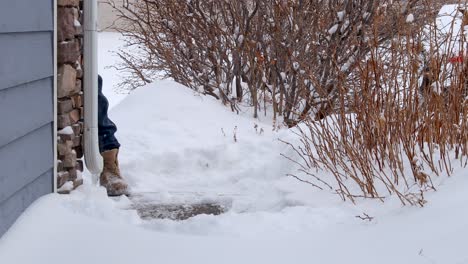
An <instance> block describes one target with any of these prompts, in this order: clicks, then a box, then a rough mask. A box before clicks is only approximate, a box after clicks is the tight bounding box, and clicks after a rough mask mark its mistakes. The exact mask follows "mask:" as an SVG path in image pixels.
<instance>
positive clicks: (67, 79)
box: [57, 64, 76, 98]
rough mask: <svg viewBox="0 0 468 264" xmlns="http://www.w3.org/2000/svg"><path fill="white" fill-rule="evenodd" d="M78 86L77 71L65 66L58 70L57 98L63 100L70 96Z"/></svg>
mask: <svg viewBox="0 0 468 264" xmlns="http://www.w3.org/2000/svg"><path fill="white" fill-rule="evenodd" d="M75 85H76V70H75V69H74V68H73V67H72V66H70V65H68V64H65V65H63V66H61V67H60V68H59V69H58V72H57V96H58V98H63V97H66V96H69V95H71V94H72V93H73V91H74V90H75Z"/></svg>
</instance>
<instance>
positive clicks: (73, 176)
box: [68, 168, 78, 181]
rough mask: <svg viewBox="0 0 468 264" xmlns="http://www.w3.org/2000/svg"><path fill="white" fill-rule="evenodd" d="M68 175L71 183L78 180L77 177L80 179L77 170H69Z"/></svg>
mask: <svg viewBox="0 0 468 264" xmlns="http://www.w3.org/2000/svg"><path fill="white" fill-rule="evenodd" d="M68 175H69V177H68V178H69V180H70V181H74V180H76V179H77V177H78V173H77V171H76V168H71V169H69V170H68Z"/></svg>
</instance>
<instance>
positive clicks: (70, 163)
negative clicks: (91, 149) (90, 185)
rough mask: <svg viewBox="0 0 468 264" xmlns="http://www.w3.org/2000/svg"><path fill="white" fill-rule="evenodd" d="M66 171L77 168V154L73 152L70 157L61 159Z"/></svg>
mask: <svg viewBox="0 0 468 264" xmlns="http://www.w3.org/2000/svg"><path fill="white" fill-rule="evenodd" d="M61 160H62V162H63V167H64V168H65V169H73V168H75V166H76V152H75V151H72V152H71V153H70V154H69V155H66V156H63V157H61Z"/></svg>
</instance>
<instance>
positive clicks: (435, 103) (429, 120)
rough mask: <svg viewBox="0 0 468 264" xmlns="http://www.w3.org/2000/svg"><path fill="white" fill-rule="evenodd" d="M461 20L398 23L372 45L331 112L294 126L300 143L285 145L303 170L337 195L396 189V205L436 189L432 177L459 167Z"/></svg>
mask: <svg viewBox="0 0 468 264" xmlns="http://www.w3.org/2000/svg"><path fill="white" fill-rule="evenodd" d="M452 15H454V14H452ZM450 21H451V22H450ZM461 21H462V19H461V14H460V13H458V16H457V18H456V19H451V20H450V19H449V20H448V23H447V21H445V22H441V20H437V21H434V22H433V23H432V24H429V25H428V26H426V27H425V28H424V29H423V30H421V31H414V30H412V29H411V28H408V27H405V25H402V29H401V31H400V34H399V35H398V37H395V38H394V39H393V41H392V42H391V43H389V45H388V46H387V47H385V46H383V47H382V46H380V47H377V46H376V47H373V48H371V50H370V52H369V54H368V56H366V58H367V60H366V61H361V62H360V63H359V64H358V65H357V69H359V71H358V72H357V74H356V76H355V79H354V81H353V82H348V83H347V85H351V86H352V87H351V89H350V88H349V87H346V88H340V89H338V90H337V93H338V94H337V98H339V100H340V102H339V104H338V105H337V106H336V107H337V110H336V111H335V114H334V115H332V116H330V117H328V118H327V119H324V120H320V121H317V120H315V119H313V118H309V119H308V120H307V121H306V122H305V123H304V125H300V126H299V127H298V134H299V136H300V138H301V144H300V145H299V146H293V145H291V147H293V149H294V150H295V151H296V152H297V154H299V156H301V157H302V158H303V161H304V162H302V163H298V164H299V165H300V166H301V171H302V172H303V174H302V175H304V174H305V175H309V176H313V177H307V178H310V179H311V182H312V183H313V184H315V185H317V186H325V187H327V188H329V189H332V190H333V191H336V192H337V193H338V194H339V195H340V196H341V197H342V198H343V199H350V200H351V201H355V199H356V198H359V197H364V198H375V199H381V200H382V199H383V198H384V197H386V196H387V195H389V194H396V195H397V196H398V197H399V199H400V200H401V202H402V203H403V204H411V205H414V204H417V205H421V206H422V205H423V204H424V203H425V200H424V192H425V191H427V190H430V189H435V188H434V185H433V182H432V181H433V177H434V176H439V175H451V174H452V172H453V169H454V166H456V167H460V166H461V167H466V165H467V163H468V123H467V118H468V103H467V99H468V98H467V95H468V94H467V81H468V80H467V79H466V76H467V75H466V73H467V72H466V71H467V69H468V63H467V61H466V60H463V57H464V55H463V54H465V48H466V40H465V38H464V37H463V34H462V33H461V32H463V30H462V28H463V26H465V25H466V24H465V23H466V21H465V22H463V23H461ZM460 54H461V55H460ZM350 91H352V93H350ZM346 98H349V99H346ZM454 162H456V164H454ZM317 170H322V171H327V172H330V173H331V174H332V175H333V177H331V178H328V179H327V180H328V181H327V182H326V185H324V184H323V183H324V181H325V178H324V177H320V181H317V180H316V179H317V178H316V177H317V176H316V175H315V174H314V173H313V171H317ZM296 177H297V176H296ZM298 178H299V177H298ZM300 178H301V179H304V177H300ZM332 186H333V187H332Z"/></svg>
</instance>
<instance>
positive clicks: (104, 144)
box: [98, 75, 120, 152]
mask: <svg viewBox="0 0 468 264" xmlns="http://www.w3.org/2000/svg"><path fill="white" fill-rule="evenodd" d="M102 85H103V80H102V78H101V76H100V75H98V128H99V150H100V152H104V151H107V150H112V149H118V148H120V143H119V141H118V140H117V138H115V136H114V134H115V132H116V131H117V126H116V125H115V124H114V122H112V121H111V120H110V119H109V116H108V115H107V112H108V110H109V101H107V98H106V97H105V96H104V94H103V93H102Z"/></svg>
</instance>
